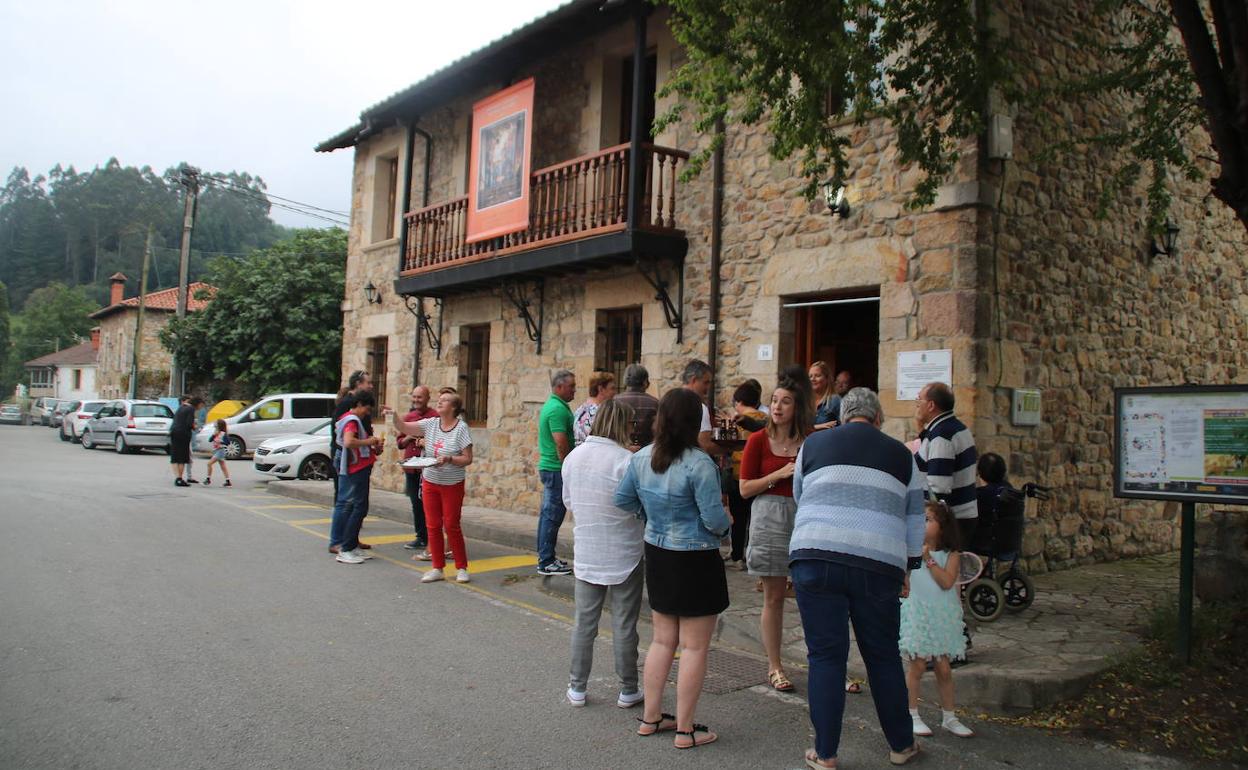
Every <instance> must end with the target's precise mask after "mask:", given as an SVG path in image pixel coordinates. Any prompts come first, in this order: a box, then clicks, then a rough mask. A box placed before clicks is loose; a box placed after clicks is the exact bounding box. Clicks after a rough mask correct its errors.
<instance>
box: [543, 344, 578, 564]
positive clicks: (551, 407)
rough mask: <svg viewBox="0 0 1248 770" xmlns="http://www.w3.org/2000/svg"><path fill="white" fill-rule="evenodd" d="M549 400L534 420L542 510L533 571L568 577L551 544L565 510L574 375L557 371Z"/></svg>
mask: <svg viewBox="0 0 1248 770" xmlns="http://www.w3.org/2000/svg"><path fill="white" fill-rule="evenodd" d="M550 390H551V393H550V398H548V399H546V403H545V404H544V405H542V413H541V414H540V415H539V416H538V418H537V447H538V451H539V454H540V458H539V459H538V462H537V474H538V475H539V476H541V477H542V510H541V513H540V514H539V515H538V520H537V571H538V573H539V574H542V575H570V574H572V567H571V566H569V565H568V564H567V562H564V561H560V560H559V559H557V558H555V543H556V542H557V541H558V539H559V527H560V526H561V525H562V524H563V517H564V515H565V514H567V509H566V508H565V507H564V506H563V473H562V471H563V458H565V457H567V456H568V453H569V452H571V451H572V437H573V433H572V410H571V409H570V408H569V407H568V402H569V401H571V400H572V399H573V398H574V397H575V396H576V375H575V374H573V373H572V372H570V371H568V370H567V369H560V370H558V371H557V372H555V373H554V374H553V375H551V377H550Z"/></svg>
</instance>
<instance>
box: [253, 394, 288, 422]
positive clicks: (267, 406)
mask: <svg viewBox="0 0 1248 770" xmlns="http://www.w3.org/2000/svg"><path fill="white" fill-rule="evenodd" d="M282 411H283V410H282V400H281V399H280V398H275V399H273V400H272V401H265V402H264V403H263V404H261V405H260V406H258V407H256V411H255V412H253V414H254V415H255V417H254V418H253V419H256V420H280V419H282Z"/></svg>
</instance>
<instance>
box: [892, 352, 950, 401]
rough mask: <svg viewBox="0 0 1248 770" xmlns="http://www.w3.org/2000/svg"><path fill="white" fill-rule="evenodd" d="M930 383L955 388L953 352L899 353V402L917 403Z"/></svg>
mask: <svg viewBox="0 0 1248 770" xmlns="http://www.w3.org/2000/svg"><path fill="white" fill-rule="evenodd" d="M929 382H943V383H945V384H946V385H948V386H949V387H953V351H952V350H905V351H900V352H898V353H897V400H898V401H915V400H917V399H918V397H919V391H921V390H923V386H924V385H926V384H928V383H929Z"/></svg>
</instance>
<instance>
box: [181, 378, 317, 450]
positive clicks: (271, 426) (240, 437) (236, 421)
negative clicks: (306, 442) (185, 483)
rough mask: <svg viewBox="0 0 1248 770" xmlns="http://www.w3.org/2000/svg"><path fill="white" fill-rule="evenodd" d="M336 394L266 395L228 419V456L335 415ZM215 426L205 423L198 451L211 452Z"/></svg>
mask: <svg viewBox="0 0 1248 770" xmlns="http://www.w3.org/2000/svg"><path fill="white" fill-rule="evenodd" d="M336 402H337V396H335V395H334V394H333V393H282V394H280V395H276V396H266V397H265V398H262V399H260V400H259V401H257V402H256V403H254V404H252V405H251V406H249V407H247V408H246V409H244V410H243V411H241V412H239V413H238V414H236V415H234V416H233V417H229V418H226V420H225V422H226V424H227V425H229V426H230V445H229V448H228V449H226V453H225V456H226V457H227V458H229V459H231V460H237V459H239V458H240V457H246V456H247V455H249V454H251V453H252V452H253V451H255V448H256V447H258V446H260V442H262V441H264V440H265V439H270V438H274V437H275V436H285V435H288V434H291V433H306V432H308V431H310V430H312V429H313V428H315V427H316V426H318V425H320V424H321V423H323V422H325V421H326V420H328V419H330V418H332V417H333V416H334V404H335V403H336ZM215 432H216V425H215V424H212V425H205V426H203V428H202V429H201V430H200V431H199V433H198V434H196V436H195V440H194V442H192V449H193V450H194V452H195V453H196V454H201V455H204V454H211V453H212V434H213V433H215Z"/></svg>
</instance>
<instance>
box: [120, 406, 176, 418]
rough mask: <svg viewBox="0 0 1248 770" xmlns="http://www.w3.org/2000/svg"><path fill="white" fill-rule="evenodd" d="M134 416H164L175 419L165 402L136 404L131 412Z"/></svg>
mask: <svg viewBox="0 0 1248 770" xmlns="http://www.w3.org/2000/svg"><path fill="white" fill-rule="evenodd" d="M130 416H132V417H164V418H166V419H169V420H172V419H173V412H171V411H169V407H167V406H165V405H164V404H135V405H134V407H133V408H132V411H131V412H130Z"/></svg>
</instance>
